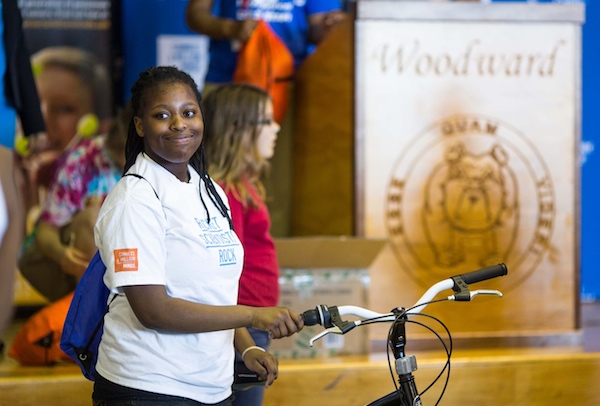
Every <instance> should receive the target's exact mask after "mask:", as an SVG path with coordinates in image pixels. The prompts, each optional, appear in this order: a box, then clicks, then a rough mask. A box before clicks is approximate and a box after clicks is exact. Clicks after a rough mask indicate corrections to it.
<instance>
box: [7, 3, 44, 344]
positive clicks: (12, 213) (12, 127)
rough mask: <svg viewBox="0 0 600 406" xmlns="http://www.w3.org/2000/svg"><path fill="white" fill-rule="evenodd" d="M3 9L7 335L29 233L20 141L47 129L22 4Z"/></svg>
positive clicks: (12, 4) (9, 4)
mask: <svg viewBox="0 0 600 406" xmlns="http://www.w3.org/2000/svg"><path fill="white" fill-rule="evenodd" d="M0 8H1V10H0V12H1V14H2V18H1V19H0V34H1V35H2V41H0V77H1V78H2V79H3V80H0V336H1V335H2V332H3V331H4V328H5V326H6V324H7V323H8V321H9V320H10V318H11V315H12V309H13V291H14V283H15V282H14V277H15V270H16V261H17V256H18V253H19V247H20V245H21V242H22V240H23V235H24V229H25V227H24V211H23V202H22V201H21V194H20V187H19V185H22V184H23V179H22V178H21V177H20V176H19V175H20V174H21V172H20V171H18V170H15V168H16V166H15V165H16V160H15V159H14V158H15V156H14V151H13V148H14V142H15V136H16V133H17V131H18V130H19V131H22V133H23V134H24V136H25V137H34V136H35V135H38V134H42V133H43V132H44V131H45V129H44V120H43V117H42V113H41V109H40V104H39V99H38V94H37V91H36V87H35V81H34V78H33V73H32V69H31V62H30V55H29V51H28V49H27V46H26V43H25V38H24V36H23V29H22V18H21V13H20V11H19V8H18V6H17V1H16V0H2V2H0ZM19 121H20V123H19ZM0 344H1V342H0Z"/></svg>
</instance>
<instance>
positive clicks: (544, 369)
mask: <svg viewBox="0 0 600 406" xmlns="http://www.w3.org/2000/svg"><path fill="white" fill-rule="evenodd" d="M582 316H583V319H584V321H585V323H584V327H585V328H584V329H583V337H584V345H583V346H581V347H575V348H574V347H569V348H557V347H546V348H513V349H502V350H500V349H489V348H488V349H470V350H457V351H456V352H455V353H454V355H453V357H452V367H451V377H450V382H449V385H448V388H447V389H446V392H445V395H444V397H443V400H442V402H441V403H440V404H441V405H447V406H451V405H461V406H462V405H478V406H479V405H483V406H486V405H490V406H491V405H506V404H509V405H544V406H553V405H557V406H558V405H565V404H568V405H571V404H573V405H600V385H599V383H600V303H599V304H593V305H590V306H585V305H584V306H583V308H582ZM16 327H18V325H15V326H13V330H12V331H9V332H8V333H7V336H8V339H10V335H11V334H13V333H14V328H16ZM5 338H6V337H5ZM415 355H416V356H417V363H418V368H419V369H418V371H416V372H415V377H416V380H417V384H418V387H419V389H421V390H422V389H424V388H425V387H426V386H427V385H428V384H429V383H430V382H432V381H433V380H434V379H435V377H436V376H437V375H438V374H439V372H440V370H441V368H442V367H443V365H444V362H445V359H444V357H443V356H442V354H440V353H439V352H433V351H424V352H418V353H416V354H415ZM393 387H394V386H393V382H392V380H391V378H390V373H389V367H388V364H387V360H386V356H385V354H380V353H377V354H372V355H370V356H353V357H339V358H327V359H313V360H281V361H280V374H279V379H278V380H277V381H276V383H275V384H274V385H273V386H272V387H271V388H269V389H268V390H267V392H266V398H265V402H264V406H296V405H327V406H337V405H339V406H352V405H357V406H360V405H365V404H368V403H369V402H371V401H373V400H375V399H376V398H378V397H380V396H383V395H385V394H387V393H388V392H391V391H392V390H393ZM441 388H442V385H440V384H436V385H435V386H433V387H432V389H430V390H429V392H428V393H427V394H425V395H424V396H423V403H424V404H425V405H426V406H427V405H434V404H435V403H436V400H437V397H438V396H439V394H440V391H441ZM91 391H92V384H91V382H89V381H87V380H86V379H85V378H83V377H82V375H81V374H80V373H79V369H78V368H77V367H76V366H75V365H71V364H61V365H57V366H54V367H48V368H38V367H22V366H19V365H18V364H17V363H16V362H15V361H14V360H12V359H10V358H8V357H6V356H3V357H2V358H1V359H0V406H21V405H23V406H30V405H45V406H58V405H73V406H78V405H90V404H91V401H90V396H91Z"/></svg>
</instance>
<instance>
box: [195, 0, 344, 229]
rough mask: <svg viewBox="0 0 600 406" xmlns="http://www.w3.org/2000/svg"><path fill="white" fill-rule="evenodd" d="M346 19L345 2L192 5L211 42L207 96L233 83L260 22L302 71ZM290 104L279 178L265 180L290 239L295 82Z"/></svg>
mask: <svg viewBox="0 0 600 406" xmlns="http://www.w3.org/2000/svg"><path fill="white" fill-rule="evenodd" d="M345 15H346V14H345V13H344V12H343V11H342V4H341V1H340V0H306V1H294V0H278V1H269V2H260V1H249V0H244V1H236V0H190V1H189V2H188V6H187V8H186V22H187V25H188V27H189V28H190V29H191V30H193V31H196V32H198V33H200V34H204V35H206V36H208V37H209V38H210V44H209V65H208V71H207V74H206V79H205V82H206V83H205V84H204V90H203V93H204V94H205V95H206V94H208V93H210V91H211V90H212V89H213V88H214V86H215V85H216V84H223V83H228V82H231V81H232V79H233V75H234V72H235V68H236V65H237V60H238V54H239V50H240V48H241V46H242V44H244V43H245V42H247V41H248V40H249V38H250V36H251V35H252V33H253V31H254V29H255V28H256V25H257V24H258V20H263V21H265V22H266V23H267V24H268V25H269V26H270V27H271V28H272V29H273V31H274V33H275V34H276V35H277V36H278V37H279V38H280V39H281V40H282V42H283V43H284V44H285V45H286V46H287V48H288V50H289V51H290V53H291V54H292V55H293V57H294V65H295V67H296V68H297V67H298V66H299V65H300V64H301V63H302V62H303V61H304V59H305V58H306V57H307V56H308V55H309V54H310V53H311V52H312V51H313V50H314V49H315V46H317V45H318V44H319V43H320V42H321V41H322V40H323V39H324V38H325V37H326V36H327V34H328V33H329V32H330V30H331V29H332V27H333V26H335V25H336V24H337V23H339V22H340V21H342V20H343V19H344V18H345ZM292 80H293V78H292ZM289 100H290V102H289V103H288V107H287V113H286V115H285V119H284V120H283V121H282V122H281V123H279V124H281V127H282V128H281V132H280V134H279V142H278V144H277V153H276V154H275V156H274V157H273V159H272V161H271V165H272V168H273V171H272V173H273V176H272V177H271V179H269V180H265V186H266V189H267V191H268V193H269V196H270V199H269V202H268V206H269V209H270V212H271V216H272V220H273V230H272V231H273V234H274V235H278V236H287V235H289V233H290V228H291V227H290V218H291V216H290V213H291V180H292V174H291V172H292V168H291V161H292V159H291V158H292V135H293V127H294V124H293V120H292V119H293V114H294V107H293V100H294V96H293V82H292V86H290V96H289Z"/></svg>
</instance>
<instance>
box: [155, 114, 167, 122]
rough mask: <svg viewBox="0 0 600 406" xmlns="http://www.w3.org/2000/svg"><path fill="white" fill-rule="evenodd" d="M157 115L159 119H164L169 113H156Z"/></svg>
mask: <svg viewBox="0 0 600 406" xmlns="http://www.w3.org/2000/svg"><path fill="white" fill-rule="evenodd" d="M155 117H156V118H158V119H159V120H164V119H165V118H167V117H169V115H168V114H167V113H156V115H155Z"/></svg>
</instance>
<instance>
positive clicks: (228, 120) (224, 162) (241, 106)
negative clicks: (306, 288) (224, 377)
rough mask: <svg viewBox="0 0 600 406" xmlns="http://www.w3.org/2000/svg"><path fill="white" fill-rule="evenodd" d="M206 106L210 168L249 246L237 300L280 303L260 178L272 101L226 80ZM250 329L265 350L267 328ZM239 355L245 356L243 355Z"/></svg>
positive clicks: (256, 394) (257, 394) (244, 398)
mask: <svg viewBox="0 0 600 406" xmlns="http://www.w3.org/2000/svg"><path fill="white" fill-rule="evenodd" d="M203 106H204V123H205V133H204V137H205V138H204V140H205V141H204V142H205V148H206V155H205V156H206V159H207V164H208V172H209V174H210V175H211V177H212V178H213V179H214V180H215V181H217V182H218V183H219V184H220V185H221V187H222V188H223V189H224V190H225V192H226V193H227V197H228V199H229V205H230V207H231V217H232V219H233V224H234V230H235V232H236V234H237V235H238V237H239V239H240V240H241V242H242V244H243V246H244V251H245V257H244V267H243V270H242V276H241V279H240V285H239V294H238V303H239V304H241V305H248V306H255V307H268V306H276V305H277V304H278V301H279V266H278V264H277V253H276V252H275V245H274V243H273V238H272V236H271V233H270V228H271V219H270V217H269V212H268V210H267V206H266V205H265V188H264V186H263V184H262V182H261V177H262V176H265V175H267V174H268V169H269V163H268V160H269V158H271V157H272V156H273V152H274V148H275V140H276V139H277V133H278V131H279V128H280V127H279V124H277V123H276V122H275V120H274V118H273V103H272V101H271V98H270V97H269V95H268V94H267V92H265V91H264V90H262V89H260V88H258V87H255V86H251V85H245V84H226V85H222V86H220V87H218V88H216V89H215V90H212V91H211V92H210V93H209V94H208V95H207V96H206V98H205V99H204V101H203ZM248 330H249V331H250V334H251V335H252V337H253V338H254V341H255V342H256V344H257V345H258V346H260V347H262V348H264V349H265V350H266V349H267V348H268V346H269V343H270V338H269V336H268V333H267V332H264V331H259V330H254V329H250V328H249V329H248ZM237 357H238V360H241V355H240V354H237ZM263 393H264V388H263V387H255V388H252V389H248V390H245V391H242V392H238V393H236V394H235V398H234V405H244V406H258V405H260V404H261V403H262V398H263Z"/></svg>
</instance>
